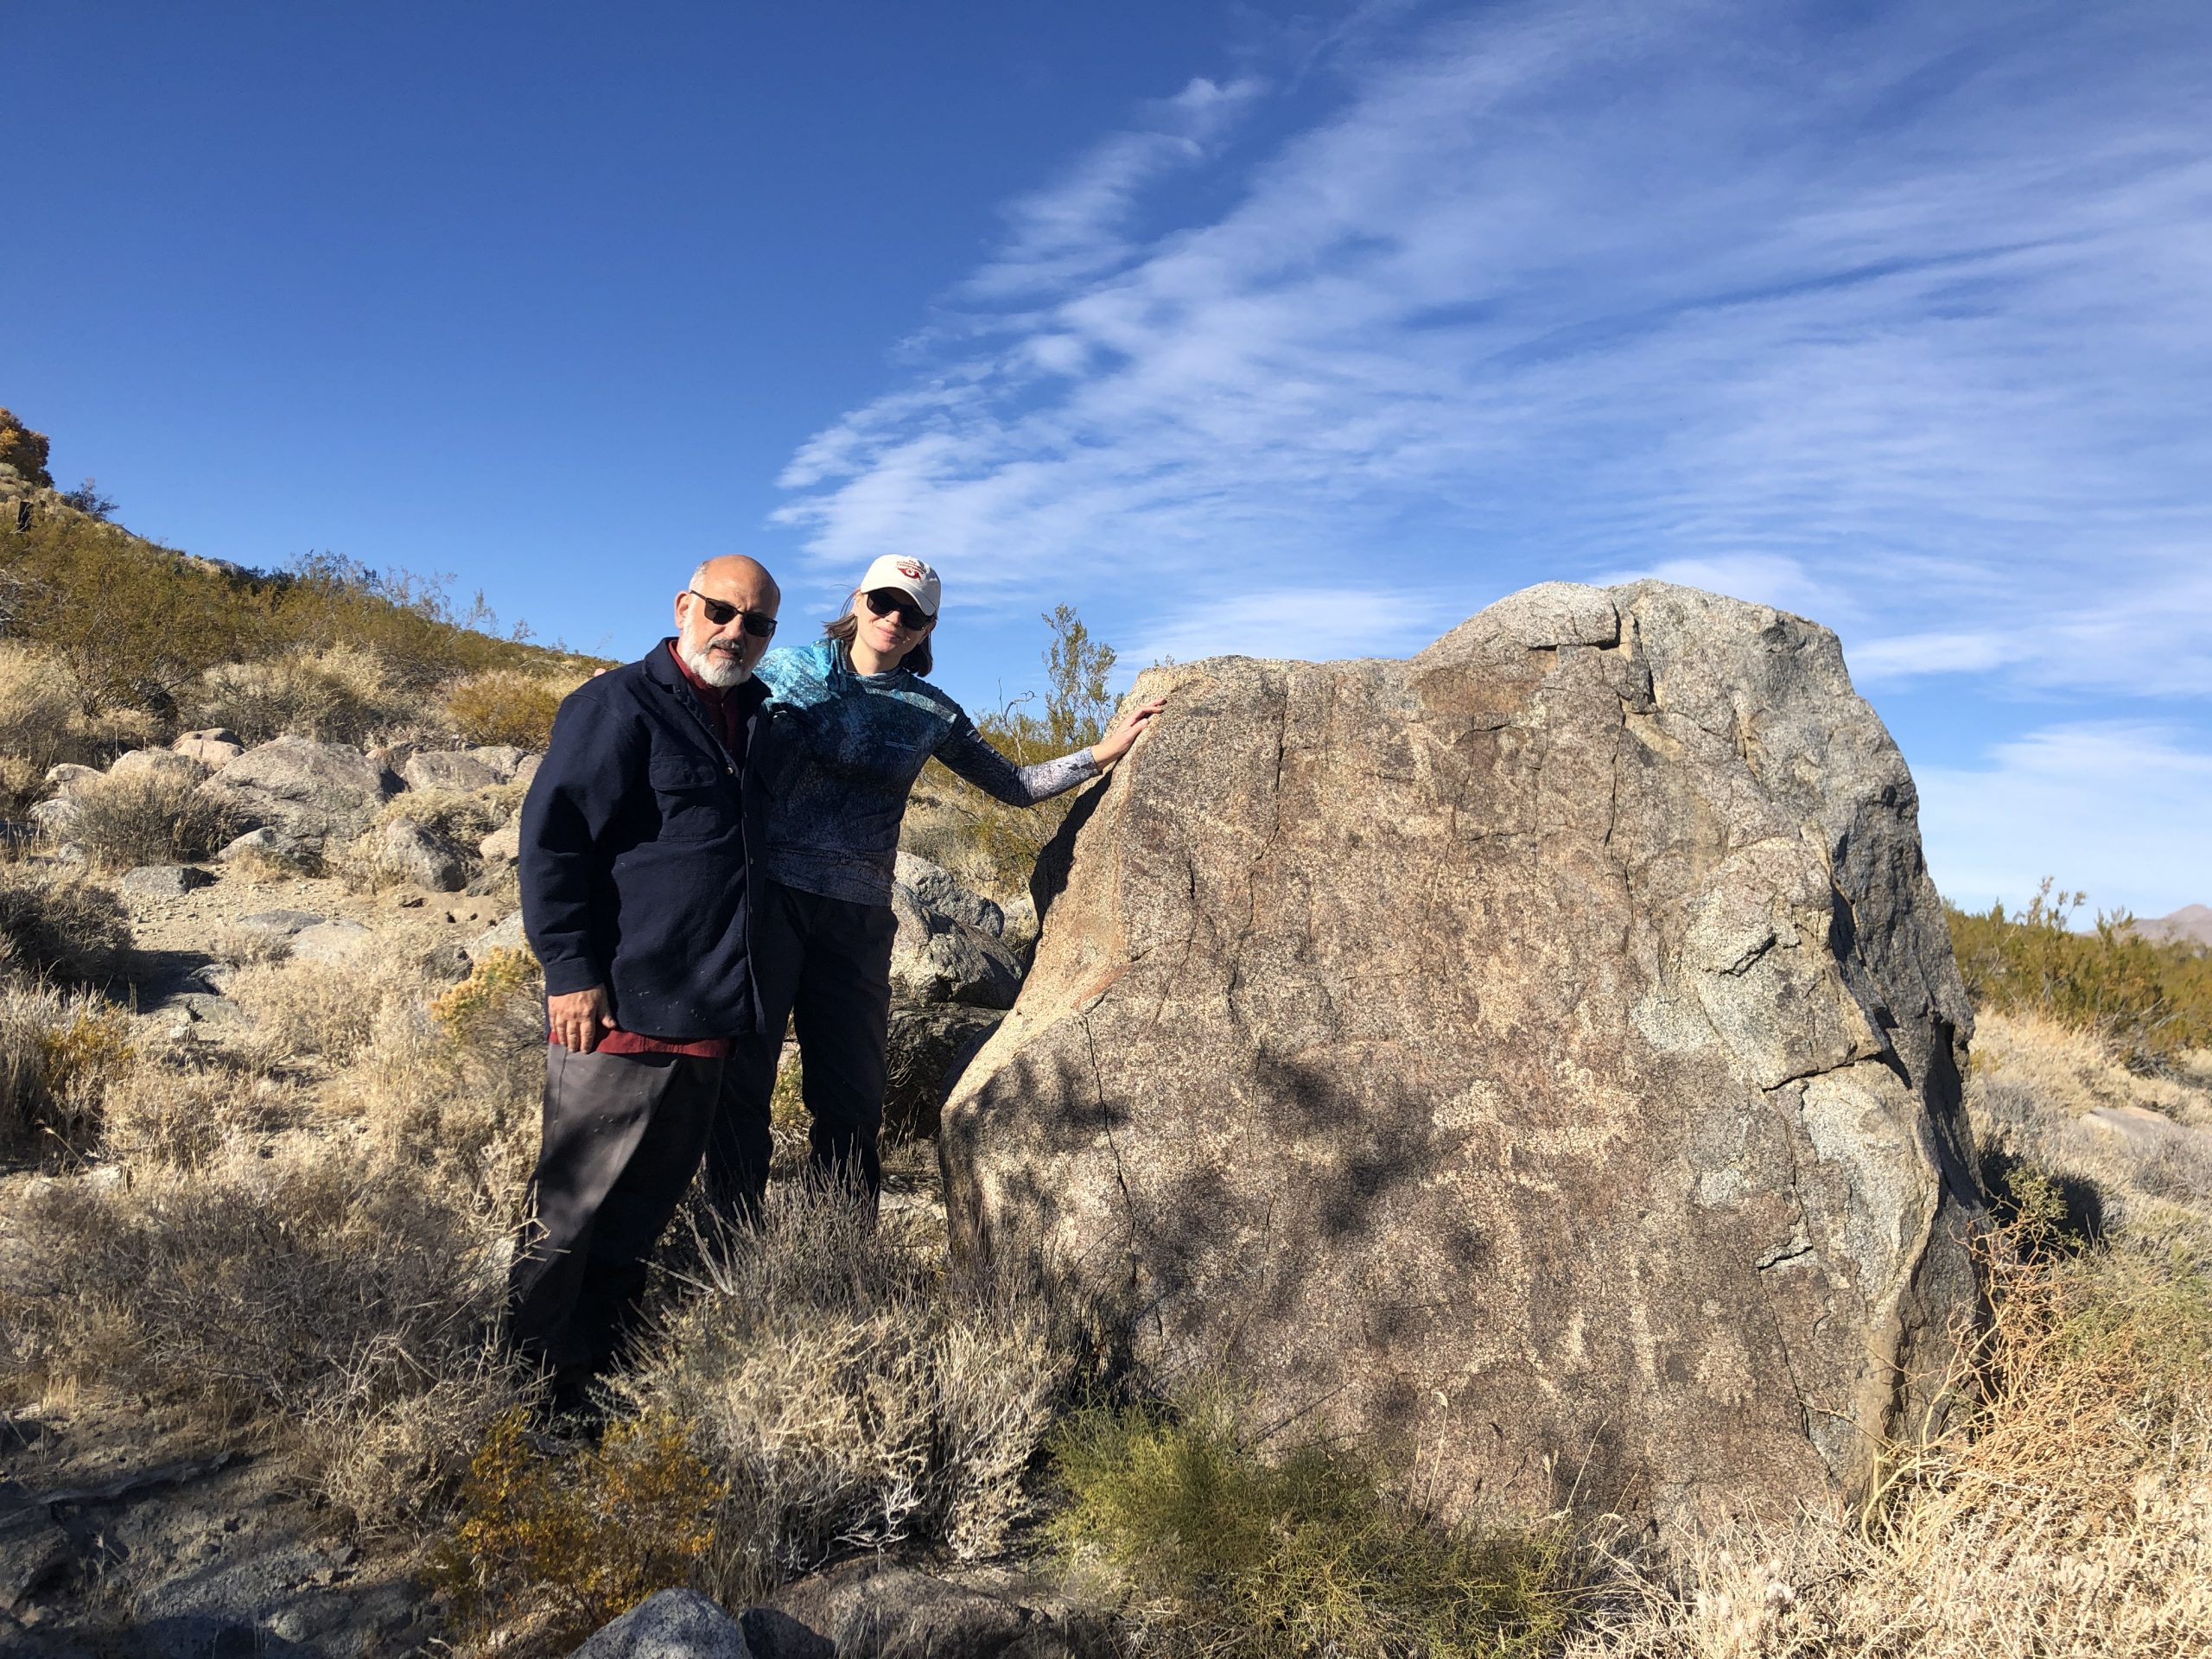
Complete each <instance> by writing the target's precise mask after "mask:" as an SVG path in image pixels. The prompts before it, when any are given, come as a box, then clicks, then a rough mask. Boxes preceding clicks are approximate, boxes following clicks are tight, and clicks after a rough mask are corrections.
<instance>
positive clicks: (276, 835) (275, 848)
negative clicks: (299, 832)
mask: <svg viewBox="0 0 2212 1659" xmlns="http://www.w3.org/2000/svg"><path fill="white" fill-rule="evenodd" d="M249 854H251V855H255V856H257V857H260V858H265V859H270V860H274V861H278V862H282V863H287V864H289V863H296V862H298V861H299V860H300V857H301V849H300V843H299V842H296V841H295V840H293V839H292V837H291V836H288V835H286V834H285V833H284V832H283V830H281V829H270V828H269V827H268V826H266V825H264V826H263V827H262V828H261V829H249V830H247V831H246V832H245V834H244V835H242V836H239V837H238V839H237V840H236V841H233V842H228V843H226V845H225V846H224V848H223V850H222V851H221V852H219V853H218V854H216V855H215V861H216V862H217V863H219V864H229V863H232V862H233V861H236V860H238V859H241V858H244V857H245V856H247V855H249Z"/></svg>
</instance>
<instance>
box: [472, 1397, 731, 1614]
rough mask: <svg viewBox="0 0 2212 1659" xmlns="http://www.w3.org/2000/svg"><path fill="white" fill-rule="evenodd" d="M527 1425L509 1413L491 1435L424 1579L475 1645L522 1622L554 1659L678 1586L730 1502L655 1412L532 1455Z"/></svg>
mask: <svg viewBox="0 0 2212 1659" xmlns="http://www.w3.org/2000/svg"><path fill="white" fill-rule="evenodd" d="M526 1422H527V1420H526V1418H525V1416H524V1414H523V1413H522V1412H520V1411H510V1412H509V1413H507V1414H505V1415H504V1416H502V1417H501V1418H499V1420H498V1421H496V1422H495V1423H494V1424H493V1426H492V1432H491V1433H490V1434H489V1435H488V1436H487V1437H486V1440H485V1442H484V1445H483V1446H482V1448H481V1449H480V1451H479V1452H477V1453H476V1456H475V1458H474V1459H473V1460H472V1461H471V1462H470V1464H469V1468H468V1477H467V1480H465V1481H464V1482H463V1483H462V1485H461V1504H460V1515H459V1516H458V1518H457V1520H456V1521H455V1522H454V1527H453V1529H452V1531H451V1533H450V1534H449V1535H448V1536H447V1537H446V1538H445V1539H444V1540H443V1541H441V1543H440V1545H439V1547H438V1548H437V1550H436V1552H435V1555H434V1558H433V1569H432V1574H431V1576H432V1580H433V1582H435V1584H437V1585H438V1586H439V1587H441V1588H442V1589H443V1590H444V1591H445V1592H447V1593H448V1595H449V1596H451V1597H452V1598H453V1600H454V1605H455V1609H456V1611H459V1612H460V1614H461V1618H462V1620H463V1622H464V1624H466V1625H467V1627H469V1628H470V1629H472V1630H474V1631H476V1632H477V1633H479V1634H482V1633H484V1632H486V1631H487V1630H489V1629H491V1628H492V1627H493V1626H495V1625H499V1624H508V1623H510V1622H512V1621H514V1620H516V1619H518V1618H528V1619H529V1623H530V1624H531V1635H532V1636H533V1637H535V1638H536V1639H537V1642H538V1643H542V1644H543V1645H544V1646H546V1647H548V1648H550V1649H553V1650H554V1651H557V1652H563V1653H565V1652H567V1651H568V1650H569V1649H570V1648H572V1647H574V1646H575V1644H576V1643H579V1642H581V1641H582V1639H583V1638H584V1637H587V1636H588V1635H590V1634H591V1632H592V1631H593V1630H596V1629H598V1628H599V1626H601V1624H606V1623H607V1621H608V1620H609V1619H611V1618H615V1617H616V1616H618V1615H620V1614H621V1613H623V1612H626V1611H628V1610H629V1609H630V1608H631V1607H632V1606H634V1605H636V1604H637V1603H639V1602H640V1601H642V1600H644V1599H645V1598H646V1597H647V1596H649V1595H651V1594H652V1593H653V1592H655V1591H657V1590H665V1589H668V1588H669V1587H671V1586H675V1585H680V1584H683V1583H684V1582H686V1581H687V1580H688V1579H689V1578H690V1573H691V1570H692V1567H693V1565H694V1563H696V1561H697V1560H698V1559H699V1558H700V1557H701V1556H702V1555H703V1554H705V1553H706V1551H707V1549H708V1548H709V1546H710V1545H711V1544H712V1543H713V1541H714V1535H715V1515H716V1514H717V1513H718V1512H719V1511H720V1510H721V1505H722V1503H723V1501H724V1499H726V1498H727V1497H728V1490H727V1489H726V1488H725V1487H724V1486H723V1485H722V1484H721V1483H720V1482H719V1481H717V1480H716V1479H715V1478H714V1475H713V1473H712V1472H711V1471H709V1469H708V1467H707V1465H705V1464H704V1463H703V1462H702V1461H701V1460H700V1459H699V1457H698V1455H697V1453H696V1452H694V1451H693V1450H692V1449H691V1446H690V1440H689V1438H688V1437H687V1435H686V1434H685V1432H684V1428H683V1425H682V1424H681V1423H679V1422H678V1421H677V1420H676V1419H675V1418H673V1417H671V1415H669V1414H667V1413H665V1412H658V1413H654V1414H651V1415H648V1416H645V1417H641V1418H639V1419H636V1420H634V1421H627V1422H618V1423H615V1424H613V1425H612V1426H611V1427H609V1428H608V1429H607V1432H606V1433H605V1434H604V1435H603V1436H602V1437H601V1440H600V1441H599V1444H598V1445H596V1446H582V1447H579V1446H569V1447H567V1448H553V1449H541V1446H540V1445H539V1444H537V1443H534V1439H533V1437H532V1436H531V1435H530V1434H529V1433H528V1432H527V1427H526Z"/></svg>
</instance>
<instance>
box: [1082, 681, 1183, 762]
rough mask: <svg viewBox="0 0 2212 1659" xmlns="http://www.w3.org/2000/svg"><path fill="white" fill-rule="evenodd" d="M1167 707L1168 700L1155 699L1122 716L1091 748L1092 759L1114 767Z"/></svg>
mask: <svg viewBox="0 0 2212 1659" xmlns="http://www.w3.org/2000/svg"><path fill="white" fill-rule="evenodd" d="M1166 706H1167V699H1166V698H1165V697H1154V699H1153V700H1152V701H1151V702H1141V703H1139V704H1137V706H1136V707H1135V708H1134V709H1129V710H1128V711H1127V712H1126V713H1124V714H1122V715H1121V716H1120V717H1119V718H1117V719H1116V721H1114V723H1113V724H1112V725H1111V726H1109V727H1108V728H1106V735H1105V736H1103V737H1102V738H1100V739H1099V740H1098V741H1096V743H1094V744H1092V745H1091V746H1090V758H1091V759H1092V760H1095V761H1096V762H1097V763H1098V764H1099V765H1100V766H1112V765H1113V764H1114V762H1116V760H1120V759H1121V758H1122V756H1123V755H1125V754H1127V753H1128V752H1129V746H1130V745H1132V744H1133V743H1135V741H1137V740H1138V739H1139V738H1141V737H1142V736H1143V735H1144V734H1145V730H1146V728H1147V727H1149V726H1150V725H1151V724H1152V721H1153V717H1154V715H1157V714H1159V712H1160V710H1161V709H1165V708H1166Z"/></svg>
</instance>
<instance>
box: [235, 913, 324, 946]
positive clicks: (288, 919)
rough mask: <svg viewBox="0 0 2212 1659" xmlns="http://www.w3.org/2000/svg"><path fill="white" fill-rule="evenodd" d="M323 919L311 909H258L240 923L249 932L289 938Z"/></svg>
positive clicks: (243, 917)
mask: <svg viewBox="0 0 2212 1659" xmlns="http://www.w3.org/2000/svg"><path fill="white" fill-rule="evenodd" d="M322 920H323V918H321V917H320V916H318V915H316V914H315V912H313V911H311V910H257V911H256V912H254V913H253V914H252V915H251V916H242V917H240V918H238V925H239V926H240V927H242V928H245V930H246V931H249V932H253V933H270V934H274V935H275V936H276V937H277V938H280V939H289V938H292V937H293V936H294V935H296V934H299V933H304V932H305V931H307V930H308V929H309V928H311V927H315V926H318V925H321V922H322ZM348 925H352V924H348Z"/></svg>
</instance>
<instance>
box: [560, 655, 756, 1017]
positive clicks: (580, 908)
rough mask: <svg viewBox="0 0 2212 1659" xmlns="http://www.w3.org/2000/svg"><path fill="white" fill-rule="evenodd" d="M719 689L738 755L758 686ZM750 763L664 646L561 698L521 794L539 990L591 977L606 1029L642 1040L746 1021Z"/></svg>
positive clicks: (751, 1011) (750, 1002) (750, 1003)
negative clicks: (603, 1004)
mask: <svg viewBox="0 0 2212 1659" xmlns="http://www.w3.org/2000/svg"><path fill="white" fill-rule="evenodd" d="M725 695H726V696H728V697H729V698H730V699H732V702H731V705H730V706H731V709H732V712H733V713H734V715H736V717H737V719H738V720H739V721H741V724H742V728H743V729H744V731H745V733H746V734H747V741H746V743H745V744H744V746H743V749H744V753H746V754H747V757H748V760H749V757H751V756H752V755H753V754H755V753H758V752H759V750H760V744H759V743H758V742H757V741H753V740H754V739H756V738H758V736H759V735H760V731H759V728H760V726H761V725H763V724H765V722H764V721H761V720H760V707H761V705H762V704H763V703H765V702H766V701H767V696H768V694H767V690H766V687H764V686H763V685H761V683H760V682H759V681H758V680H747V681H746V682H745V683H743V684H742V685H738V686H734V687H732V688H731V689H730V690H729V691H728V692H727V693H726V694H725ZM754 771H755V768H754V767H753V766H752V765H750V764H748V765H747V766H746V767H745V774H746V775H745V776H743V777H741V776H740V773H739V767H738V764H737V762H736V761H735V760H734V759H733V758H732V756H731V754H730V752H729V750H728V749H727V748H725V747H723V746H722V743H721V739H720V738H719V737H718V736H716V735H715V721H714V716H713V715H712V714H711V713H710V712H709V710H708V709H707V707H706V705H705V704H704V703H703V702H702V701H701V700H700V698H699V696H698V694H697V693H696V692H695V691H693V690H692V689H691V687H690V683H689V682H687V681H686V680H685V679H684V677H683V671H682V670H681V669H680V668H678V667H677V664H676V659H675V658H674V657H673V656H672V655H671V652H670V650H669V644H668V642H667V641H665V640H664V641H663V642H662V643H661V644H659V645H656V646H654V647H653V649H652V651H651V652H648V653H647V654H646V655H645V658H643V659H642V660H640V661H638V662H634V663H632V664H628V665H627V666H626V667H623V668H617V669H612V670H610V671H607V673H605V674H602V675H601V676H600V677H598V678H596V679H594V680H588V681H586V682H585V683H583V684H582V685H581V686H579V687H577V688H576V690H574V691H572V692H570V693H569V696H568V698H567V699H566V701H564V702H563V703H562V704H561V710H560V713H559V714H557V715H555V716H554V720H553V741H552V742H551V743H550V745H549V746H548V747H547V749H546V752H545V759H544V760H543V763H542V764H540V766H538V769H537V777H536V778H535V779H532V780H531V785H530V793H529V795H528V796H527V797H526V798H524V801H523V804H522V870H521V874H522V920H523V928H524V931H526V932H527V933H528V934H529V935H530V946H531V950H534V951H536V952H537V959H538V961H539V962H541V963H543V964H544V966H545V989H546V993H547V995H552V996H560V995H566V994H567V993H569V992H572V991H582V990H588V989H589V988H591V987H593V986H594V985H604V986H605V987H607V997H608V1001H609V1003H610V1005H611V1006H610V1007H609V1009H608V1012H609V1013H610V1014H613V1017H614V1023H615V1024H616V1025H617V1026H619V1027H620V1028H621V1029H623V1030H625V1031H634V1032H637V1033H640V1034H642V1035H645V1036H648V1037H665V1038H671V1039H677V1040H686V1041H689V1040H696V1039H702V1038H714V1037H741V1036H744V1035H747V1033H750V1032H752V1031H753V1028H754V1027H755V1025H756V1024H757V1022H758V1019H757V1013H756V1007H755V999H754V995H753V975H752V971H751V966H750V959H749V951H748V949H747V921H748V915H747V893H746V849H747V843H748V842H750V843H751V844H752V845H754V846H758V845H760V842H761V813H760V809H761V804H762V798H761V791H760V789H759V788H758V787H757V786H755V785H752V784H751V782H750V781H749V780H750V779H751V777H752V775H753V772H754Z"/></svg>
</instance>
